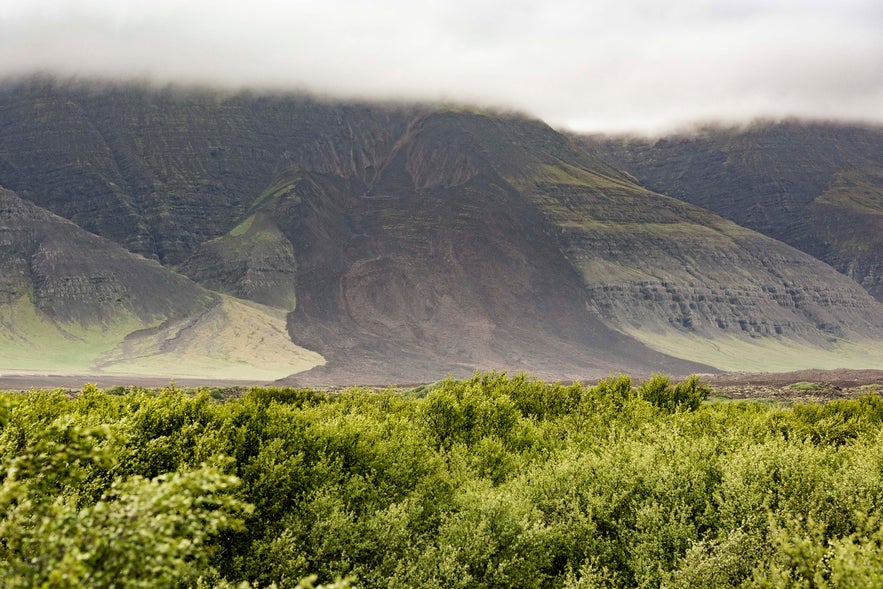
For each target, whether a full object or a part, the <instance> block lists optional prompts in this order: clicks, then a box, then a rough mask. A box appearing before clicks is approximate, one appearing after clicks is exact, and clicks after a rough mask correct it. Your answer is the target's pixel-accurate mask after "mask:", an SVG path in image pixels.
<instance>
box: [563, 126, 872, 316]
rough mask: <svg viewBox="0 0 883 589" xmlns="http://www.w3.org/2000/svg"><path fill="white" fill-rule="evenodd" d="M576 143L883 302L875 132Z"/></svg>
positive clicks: (708, 134)
mask: <svg viewBox="0 0 883 589" xmlns="http://www.w3.org/2000/svg"><path fill="white" fill-rule="evenodd" d="M577 140H578V141H580V143H581V144H582V145H584V146H585V147H587V148H588V149H589V150H591V151H592V152H593V153H596V154H597V155H598V156H600V157H602V159H605V161H608V162H610V163H611V164H613V165H615V166H618V167H620V168H622V169H624V170H627V171H629V172H630V173H632V174H634V176H635V177H636V178H637V179H638V180H639V181H640V182H641V183H642V184H643V185H645V186H647V187H648V188H649V189H651V190H655V191H657V192H662V193H665V194H669V195H671V196H674V197H677V198H679V199H682V200H685V201H687V202H690V203H693V204H696V205H699V206H701V207H704V208H707V209H710V210H713V211H715V212H717V213H718V214H720V215H722V216H724V217H726V218H728V219H731V220H733V221H735V222H736V223H739V224H740V225H743V226H745V227H749V228H751V229H754V230H756V231H759V232H761V233H763V234H765V235H769V236H771V237H774V238H776V239H779V240H781V241H784V242H785V243H788V244H790V245H792V246H794V247H796V248H798V249H800V250H802V251H804V252H807V253H809V254H810V255H813V256H815V257H817V258H819V259H821V260H823V261H825V262H827V263H829V264H830V265H831V266H833V267H834V268H836V269H837V270H839V271H840V272H842V273H844V274H846V275H847V276H849V277H851V278H853V279H854V280H855V281H856V282H858V283H859V284H861V285H862V286H864V287H865V288H866V289H867V290H868V292H870V293H871V294H872V295H873V296H874V297H876V298H877V300H883V261H881V260H883V237H881V236H883V129H880V128H879V127H861V126H850V125H835V124H810V123H799V122H785V123H775V124H773V123H758V124H755V125H753V126H751V127H748V128H744V129H706V130H703V131H701V132H697V133H694V134H690V135H682V136H677V135H676V136H672V137H666V138H663V139H658V140H642V139H633V138H632V139H628V138H616V137H610V138H598V137H590V138H578V139H577Z"/></svg>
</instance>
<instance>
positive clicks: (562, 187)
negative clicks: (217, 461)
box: [0, 80, 883, 384]
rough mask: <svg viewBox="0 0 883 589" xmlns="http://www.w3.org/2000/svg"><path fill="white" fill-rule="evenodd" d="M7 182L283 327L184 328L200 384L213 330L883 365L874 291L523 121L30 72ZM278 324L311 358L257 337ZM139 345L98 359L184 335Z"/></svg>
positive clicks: (473, 360) (147, 351)
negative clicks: (50, 77) (37, 76)
mask: <svg viewBox="0 0 883 589" xmlns="http://www.w3.org/2000/svg"><path fill="white" fill-rule="evenodd" d="M0 184H2V185H4V186H6V187H7V188H9V189H11V190H14V191H15V192H16V193H17V194H18V196H19V197H22V198H24V199H26V200H28V201H30V202H31V203H33V205H34V206H38V207H42V209H39V210H43V209H48V210H51V211H52V213H54V214H57V215H60V216H62V217H65V218H66V219H69V220H70V221H71V223H69V225H70V226H71V227H73V224H76V225H77V227H76V228H77V230H78V231H83V232H84V233H85V231H89V232H91V233H93V234H95V235H97V236H100V238H101V239H102V243H104V244H109V243H111V242H114V244H115V245H114V247H116V248H119V251H123V248H125V251H126V254H127V255H128V256H129V258H127V259H131V260H132V261H133V262H132V263H135V261H137V263H138V264H141V265H150V267H151V268H156V269H158V270H162V271H163V272H164V274H163V276H164V277H165V279H167V280H172V278H170V277H175V280H179V281H182V282H181V284H186V285H187V286H186V287H184V292H193V293H204V294H203V295H200V296H206V297H208V299H206V301H210V300H211V301H215V303H214V304H215V307H213V308H217V306H218V303H217V301H222V304H226V305H227V306H228V307H230V306H235V308H236V309H240V310H246V309H247V310H249V312H251V313H252V314H259V316H260V317H262V318H264V319H266V321H267V324H268V326H267V327H266V328H260V329H257V328H255V330H256V331H255V330H253V332H254V333H255V337H253V338H252V339H251V340H250V341H247V340H246V338H239V339H235V338H234V339H233V340H230V338H215V337H200V336H198V335H193V336H192V337H190V339H189V340H188V341H190V342H191V343H190V347H189V348H188V349H189V350H190V352H188V356H187V357H186V358H182V361H183V362H185V363H186V364H187V365H188V366H190V367H191V368H190V369H191V373H197V372H201V373H203V374H205V375H211V374H217V373H216V372H213V371H212V369H210V368H208V367H207V365H205V366H204V365H203V364H201V363H200V362H201V360H200V358H201V356H200V354H208V355H210V354H211V353H212V350H213V341H215V339H219V340H220V339H223V340H224V341H225V342H226V345H228V346H232V347H233V348H235V347H236V346H237V345H238V346H239V349H240V350H241V352H240V353H241V355H242V356H243V357H250V358H253V359H254V360H255V361H262V362H264V367H265V368H268V367H269V366H270V365H276V366H277V368H278V369H277V370H275V373H276V374H279V373H280V372H285V374H289V375H292V376H291V377H290V378H289V379H288V380H286V382H298V383H301V384H313V383H321V384H329V383H342V384H351V383H353V382H362V383H380V382H414V381H424V380H428V379H435V378H439V377H441V376H444V375H445V374H455V375H465V374H468V373H470V372H471V371H473V370H475V369H490V368H496V369H508V370H527V371H532V372H535V373H536V374H537V375H540V376H543V377H551V378H585V377H597V376H604V375H607V374H609V373H611V372H615V371H619V370H627V371H631V372H640V373H649V372H651V371H666V372H674V373H684V372H690V371H710V370H714V369H767V370H784V369H792V368H801V367H808V366H814V367H822V368H829V367H835V366H853V367H859V366H869V365H879V363H880V362H881V361H883V346H881V342H883V305H881V304H880V303H879V302H877V301H875V300H874V299H873V298H872V297H870V296H869V295H868V294H867V293H866V292H865V291H864V290H863V289H862V288H861V287H860V286H859V285H857V284H856V283H855V282H853V281H852V280H850V279H848V278H847V277H845V276H843V275H841V274H839V273H837V272H836V271H834V270H833V269H832V268H831V267H829V266H827V265H826V264H824V263H821V262H819V261H818V260H816V259H815V258H813V257H812V256H810V255H807V254H805V253H802V252H800V251H797V250H795V249H794V248H792V247H789V246H788V245H785V244H783V243H781V242H779V241H776V240H774V239H771V238H769V237H765V236H763V235H761V234H759V233H756V232H754V231H751V230H749V229H746V228H744V227H742V226H739V225H737V224H735V223H733V222H731V221H728V220H726V219H724V218H722V217H721V216H718V215H717V214H715V213H713V212H710V211H708V210H705V209H703V208H699V207H697V206H694V205H691V204H689V203H685V202H683V201H681V200H678V199H676V198H672V197H669V196H663V195H660V194H658V193H655V192H652V191H650V190H648V189H646V188H644V187H642V186H640V185H638V184H637V183H636V182H635V180H634V178H633V177H632V176H630V175H629V174H627V173H625V172H622V171H619V170H618V169H617V168H616V167H612V166H611V165H609V164H607V163H605V162H604V161H603V159H602V158H599V157H598V156H597V155H596V154H594V153H593V152H592V151H591V150H587V149H585V148H583V147H581V146H580V145H578V144H577V143H576V142H575V141H573V140H571V139H569V138H567V137H565V136H563V135H561V134H560V133H558V132H556V131H555V130H553V129H551V128H550V127H548V126H547V125H545V124H543V123H542V122H540V121H536V120H531V119H529V118H526V117H523V116H520V115H513V114H505V113H495V112H484V111H477V110H470V109H453V108H438V107H432V106H429V105H418V106H407V105H406V106H402V105H371V104H356V103H339V102H330V101H317V100H313V99H310V98H308V97H303V96H296V95H254V94H249V93H240V94H220V93H214V92H209V91H179V90H174V89H164V90H153V89H147V88H143V87H137V86H109V85H64V84H60V83H57V82H53V81H45V80H37V81H31V82H22V83H17V84H10V85H7V86H6V87H4V88H3V89H2V91H0ZM44 212H45V211H44ZM45 214H47V215H48V214H49V213H48V212H45ZM52 218H53V219H58V218H57V217H54V216H53V217H52ZM58 222H61V221H60V220H59V221H58ZM95 239H98V237H95ZM71 251H74V250H73V249H71ZM91 255H92V254H91V253H89V252H88V251H84V250H83V249H82V248H81V249H80V250H78V252H77V253H76V254H71V256H72V258H76V257H77V256H83V257H90V256H91ZM68 267H70V268H71V270H70V271H69V273H77V272H79V270H77V268H76V264H74V263H73V262H72V261H68V262H65V263H64V264H62V265H61V266H60V269H59V270H58V271H59V272H64V271H67V270H64V269H65V268H68ZM139 267H140V266H139ZM86 274H88V272H87V273H86ZM138 274H139V280H140V282H138V281H135V283H134V284H133V286H132V288H138V286H139V285H140V286H144V287H146V282H151V283H152V282H153V281H154V280H155V279H154V278H153V277H152V276H151V275H149V274H147V273H140V272H138ZM182 275H184V276H186V277H188V279H185V278H183V276H182ZM195 283H198V286H197V284H195ZM194 289H197V290H194ZM176 291H177V287H176V286H168V287H165V286H161V287H157V288H156V293H157V294H156V295H155V296H157V297H159V298H158V299H157V300H158V301H170V304H171V298H172V297H176V296H178V295H177V294H173V293H175V292H176ZM163 297H165V298H163ZM191 298H192V300H202V299H199V296H197V295H196V294H194V295H193V297H191ZM89 300H90V301H93V304H94V305H96V306H97V307H100V308H104V307H105V303H103V302H101V301H95V300H93V299H91V298H90V299H89ZM187 300H191V299H187ZM8 304H10V303H7V305H8ZM200 304H201V305H210V304H211V303H209V302H204V303H200ZM192 306H193V308H192V309H191V308H190V307H187V305H186V304H182V306H181V307H180V309H181V310H180V311H179V316H180V317H182V318H194V317H200V314H199V311H198V310H197V309H198V308H200V305H197V304H195V303H194V304H193V305H192ZM173 307H174V308H175V309H178V308H179V307H178V306H177V305H173ZM0 309H2V306H0ZM243 313H244V311H243ZM229 315H235V313H228V316H229ZM281 317H284V318H285V329H286V333H285V335H286V336H287V337H286V338H285V342H286V345H290V346H293V347H295V352H296V354H300V356H299V358H300V360H298V361H297V362H295V361H288V363H286V362H285V361H282V362H280V359H285V358H289V357H290V356H289V355H290V354H295V352H289V351H288V350H287V349H286V348H284V346H281V345H280V344H279V342H278V340H265V339H264V338H262V336H261V333H277V335H278V332H276V331H274V328H273V327H272V326H274V325H276V326H278V325H279V324H278V323H273V321H278V319H279V318H281ZM183 320H184V319H181V320H180V321H183ZM228 320H229V319H225V320H220V319H217V320H216V321H215V323H214V324H215V325H219V324H220V325H223V324H224V323H225V321H228ZM152 321H153V323H152V324H155V325H159V326H161V325H163V323H162V321H160V322H159V323H157V320H152ZM141 322H142V323H149V322H150V321H147V320H146V319H143V318H142V319H141ZM241 323H242V324H245V325H249V326H252V327H254V321H253V320H252V319H248V320H243V321H241ZM231 329H232V328H231ZM232 331H233V332H236V329H232ZM134 333H135V336H133V337H136V338H137V341H138V345H137V346H135V345H130V343H129V341H130V340H126V341H124V342H122V343H119V342H118V343H116V344H115V346H114V351H113V352H112V353H110V352H107V353H104V355H103V358H105V359H107V360H108V361H110V362H113V363H114V364H113V366H116V367H118V368H120V369H122V368H123V367H125V366H126V362H127V360H126V359H127V358H128V357H130V356H132V355H134V356H138V355H147V356H149V357H155V356H156V355H157V354H159V353H160V352H161V351H162V350H163V346H165V345H167V342H168V341H169V340H170V339H174V338H169V337H166V336H159V337H157V336H155V335H153V334H152V332H139V331H135V332H134ZM192 333H194V334H195V333H196V332H192ZM179 339H180V338H179ZM268 341H272V342H273V343H272V344H271V345H268V344H267V342H268ZM200 342H201V343H202V348H199V344H200ZM236 342H239V343H238V344H237V343H236ZM260 345H264V348H263V349H259V348H260ZM268 348H269V349H274V350H276V351H277V353H276V354H275V355H274V356H272V358H270V357H269V356H267V355H266V352H267V350H268ZM304 348H305V349H306V350H312V351H313V355H309V353H307V352H306V351H305V350H304ZM227 349H229V348H227ZM151 355H152V356H151ZM320 355H321V356H320ZM159 357H163V358H170V357H169V356H162V355H161V354H160V356H159ZM268 358H269V359H268ZM323 360H324V364H323V363H322V361H323ZM0 364H7V365H9V366H8V367H10V368H12V367H15V366H12V365H10V364H14V361H13V360H9V359H8V358H4V357H2V356H0ZM143 364H144V365H145V366H146V365H149V366H151V367H153V368H154V369H156V370H158V371H162V370H163V365H162V364H160V363H157V362H154V363H150V362H146V363H143ZM295 364H299V365H298V367H297V368H291V366H293V365H295ZM91 366H92V367H96V368H101V367H102V366H103V365H102V364H101V363H100V362H93V364H92V365H91ZM310 366H313V368H312V369H309V370H304V369H306V368H309V367H310ZM235 369H236V367H235V366H231V367H229V369H228V370H227V371H226V372H225V374H233V373H235ZM283 369H284V370H283ZM286 371H287V372H286ZM279 376H283V374H279Z"/></svg>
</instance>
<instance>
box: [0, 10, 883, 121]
mask: <svg viewBox="0 0 883 589" xmlns="http://www.w3.org/2000/svg"><path fill="white" fill-rule="evenodd" d="M35 72H43V73H53V74H58V75H63V76H78V77H84V78H92V77H101V78H112V79H132V78H136V79H150V80H155V81H157V82H160V83H164V82H178V83H193V84H203V85H205V84H210V85H223V86H226V87H232V88H240V87H260V88H270V89H295V90H309V91H312V92H317V93H323V94H330V95H334V96H339V97H343V98H347V97H359V98H371V99H399V100H401V99H405V100H411V99H417V100H446V101H455V102H475V103H480V104H484V105H489V106H500V107H508V108H515V109H518V110H524V111H527V112H530V113H532V114H534V115H536V116H538V117H541V118H543V119H544V120H546V121H547V122H549V123H550V124H553V125H556V126H561V127H568V128H572V129H577V130H588V131H636V132H645V133H651V132H657V131H663V130H666V129H670V128H673V127H676V126H679V125H683V124H686V123H689V122H691V121H695V120H719V121H724V122H741V121H745V120H747V119H750V118H754V117H759V116H762V117H783V116H799V117H811V118H830V119H845V120H868V121H875V122H883V9H881V7H880V3H879V1H878V0H854V1H850V0H839V1H834V0H832V1H825V2H822V1H820V0H780V1H779V2H775V3H771V2H766V1H760V0H714V1H712V0H705V1H697V0H674V1H672V2H666V3H660V2H658V0H652V1H651V0H636V1H632V2H623V1H622V0H599V1H595V2H585V1H583V0H579V1H577V0H550V1H548V2H544V3H537V2H523V1H518V0H515V1H506V2H503V1H499V0H489V1H478V0H472V1H469V2H467V1H464V0H452V1H450V2H447V3H429V2H420V1H413V0H412V1H404V0H383V1H378V2H366V1H356V0H326V1H323V2H321V3H317V2H287V1H282V0H275V1H274V0H264V1H256V2H250V3H243V2H230V1H214V2H209V1H206V0H191V1H188V2H178V1H169V0H158V1H154V2H150V3H143V2H140V1H139V2H135V1H131V0H116V1H114V2H105V1H100V0H77V1H74V0H66V1H65V0H53V1H48V0H31V1H29V2H24V1H16V0H0V75H5V76H17V75H27V74H31V73H35Z"/></svg>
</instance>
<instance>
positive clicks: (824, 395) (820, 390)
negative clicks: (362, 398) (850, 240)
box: [0, 369, 883, 403]
mask: <svg viewBox="0 0 883 589" xmlns="http://www.w3.org/2000/svg"><path fill="white" fill-rule="evenodd" d="M700 376H701V378H702V380H703V382H706V383H708V384H709V385H710V386H711V388H712V389H713V390H714V398H718V399H769V400H772V401H779V402H786V403H793V402H825V401H831V400H834V399H850V398H856V397H859V396H861V395H864V394H868V393H871V392H877V393H878V394H880V395H883V370H871V369H868V370H847V369H839V370H799V371H794V372H725V373H719V374H703V375H700ZM595 382H596V380H595V379H586V380H585V384H592V383H595ZM86 383H92V384H95V385H97V386H98V387H101V388H112V387H119V386H122V387H128V386H132V385H134V386H138V387H143V388H160V387H164V386H167V385H169V384H170V379H169V378H166V377H160V376H139V375H131V376H127V375H116V374H114V375H102V374H61V373H37V372H25V371H9V370H6V371H3V372H0V390H7V391H8V390H12V391H27V390H30V389H32V388H33V389H41V388H42V389H47V388H48V389H56V388H62V389H71V390H78V389H80V388H82V387H83V385H85V384H86ZM174 384H175V386H176V387H179V388H196V387H212V388H218V389H226V391H227V392H226V393H225V396H238V393H239V392H241V391H244V390H245V389H247V388H249V387H252V386H259V385H268V384H271V383H268V382H257V381H250V380H225V379H205V378H201V379H200V378H182V379H175V380H174ZM420 384H424V383H410V384H407V383H406V384H395V385H391V386H392V387H393V388H396V389H402V390H407V389H410V388H413V387H416V386H419V385H420ZM314 388H318V389H323V390H331V391H338V390H344V389H346V388H348V387H336V386H335V387H314ZM370 388H376V389H378V390H381V389H384V388H386V387H370Z"/></svg>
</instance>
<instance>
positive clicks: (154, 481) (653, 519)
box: [0, 374, 883, 588]
mask: <svg viewBox="0 0 883 589" xmlns="http://www.w3.org/2000/svg"><path fill="white" fill-rule="evenodd" d="M114 393H115V394H105V393H103V392H101V391H98V390H97V389H96V388H95V387H92V386H87V387H86V388H85V389H84V390H83V391H82V393H81V394H80V395H78V396H77V397H76V398H74V399H69V398H68V397H67V396H65V395H64V394H62V393H61V392H32V393H30V394H28V395H0V465H2V470H0V514H2V516H0V578H2V579H3V584H4V586H8V587H35V586H45V587H80V586H90V587H111V586H114V587H169V586H182V587H183V586H196V587H209V586H221V587H229V586H231V585H230V583H241V582H245V583H246V584H247V585H248V586H259V587H267V586H270V585H273V584H275V585H276V586H278V587H280V588H285V587H307V586H312V583H313V582H314V581H315V580H316V579H318V580H319V581H324V582H329V581H333V580H335V579H340V578H343V577H348V578H351V579H354V580H355V581H354V584H355V585H357V586H364V587H389V588H393V587H439V588H442V587H444V588H448V587H573V588H576V587H671V588H680V587H683V588H686V587H740V586H750V587H858V586H861V587H872V586H883V572H881V571H883V522H881V517H883V511H881V506H883V443H881V442H883V429H881V423H883V400H881V399H880V398H879V397H877V396H868V397H864V398H861V399H858V400H853V401H837V402H833V403H829V404H826V405H797V406H795V407H793V408H790V409H786V408H771V407H766V406H762V405H760V404H755V403H716V404H702V403H701V401H702V399H704V398H705V396H706V395H707V394H708V390H707V388H706V387H704V386H702V385H701V383H699V381H698V380H697V379H695V378H691V379H688V380H686V381H684V382H682V383H678V384H671V383H670V382H669V381H668V379H667V378H665V377H663V376H654V377H653V378H651V379H650V380H648V381H647V382H645V383H642V384H641V385H640V386H637V387H636V386H633V384H632V382H631V380H630V379H628V378H627V377H618V378H611V379H608V380H605V381H602V382H601V383H599V384H598V385H597V386H594V387H583V386H580V385H571V386H563V385H559V384H546V383H542V382H539V381H536V380H532V379H530V378H527V377H525V376H516V377H514V378H509V377H507V376H506V375H505V374H483V375H476V376H475V377H474V378H472V379H469V380H466V381H454V380H446V381H442V382H440V383H436V384H435V385H433V386H432V387H425V388H424V389H422V390H420V391H416V392H415V393H414V394H412V395H398V394H395V393H393V392H383V393H374V392H370V391H365V390H360V389H352V390H350V391H347V392H346V393H343V394H341V395H338V396H333V397H332V396H328V395H325V394H322V393H317V392H313V391H306V390H293V389H253V390H251V391H249V392H248V393H247V394H245V395H244V396H243V397H241V398H239V399H236V400H230V401H227V402H223V403H219V402H217V401H216V400H214V399H213V398H212V395H211V392H210V391H202V392H200V393H198V394H196V395H185V394H183V393H182V392H180V391H176V390H174V389H173V388H172V389H166V390H163V391H160V392H148V391H142V390H129V391H114ZM120 393H123V394H120ZM311 575H315V577H311ZM345 584H346V582H342V583H341V585H345Z"/></svg>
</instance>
